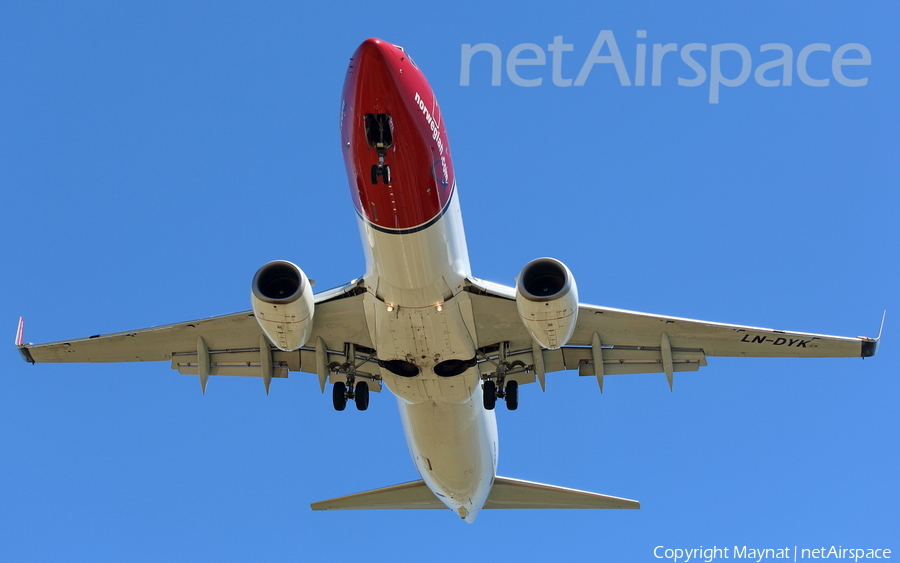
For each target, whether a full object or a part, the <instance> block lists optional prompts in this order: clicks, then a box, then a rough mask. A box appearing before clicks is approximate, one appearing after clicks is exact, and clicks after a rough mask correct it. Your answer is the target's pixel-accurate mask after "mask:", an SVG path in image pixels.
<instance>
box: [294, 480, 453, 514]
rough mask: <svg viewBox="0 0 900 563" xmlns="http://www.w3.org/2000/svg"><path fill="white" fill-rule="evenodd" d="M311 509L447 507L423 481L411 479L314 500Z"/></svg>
mask: <svg viewBox="0 0 900 563" xmlns="http://www.w3.org/2000/svg"><path fill="white" fill-rule="evenodd" d="M309 506H310V508H312V509H313V510H397V509H411V508H447V507H446V505H444V503H442V502H441V501H440V500H438V498H437V497H436V496H435V495H434V493H432V492H431V489H429V488H428V485H426V484H425V481H413V482H411V483H403V484H402V485H394V486H392V487H382V488H381V489H372V490H371V491H365V492H362V493H356V494H354V495H347V496H345V497H338V498H333V499H331V500H323V501H321V502H314V503H312V504H311V505H309Z"/></svg>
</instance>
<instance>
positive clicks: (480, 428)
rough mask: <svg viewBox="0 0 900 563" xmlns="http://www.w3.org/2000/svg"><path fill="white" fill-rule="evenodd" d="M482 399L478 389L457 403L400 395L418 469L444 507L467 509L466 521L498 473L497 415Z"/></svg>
mask: <svg viewBox="0 0 900 563" xmlns="http://www.w3.org/2000/svg"><path fill="white" fill-rule="evenodd" d="M480 398H481V394H480V392H476V393H473V394H472V395H470V396H469V399H468V400H467V401H464V402H462V403H457V404H451V403H442V402H437V401H425V402H420V403H407V402H406V401H404V400H403V399H402V398H398V404H399V407H400V416H401V419H402V421H403V426H404V430H405V431H406V439H407V443H408V445H409V450H410V454H411V455H412V458H413V462H414V463H415V464H416V469H418V471H419V474H420V475H421V476H422V479H423V480H424V481H425V483H426V484H427V485H428V487H429V488H430V489H431V490H432V491H434V493H435V494H436V495H437V496H438V498H439V499H440V500H441V501H442V502H443V503H444V504H445V505H447V507H448V508H450V509H452V510H454V511H457V512H458V511H459V508H460V507H462V508H465V509H466V513H467V520H468V519H470V518H471V519H473V520H474V518H475V516H476V515H477V513H478V511H479V510H480V509H481V507H482V505H483V504H484V502H485V499H486V498H487V495H488V493H489V492H490V488H491V484H492V482H493V478H494V476H495V475H496V460H497V457H496V454H497V432H496V419H495V418H494V413H493V411H486V410H484V408H483V407H482V405H481V401H480Z"/></svg>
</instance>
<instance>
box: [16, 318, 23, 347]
mask: <svg viewBox="0 0 900 563" xmlns="http://www.w3.org/2000/svg"><path fill="white" fill-rule="evenodd" d="M24 336H25V317H19V328H17V329H16V346H21V345H22V339H23V337H24Z"/></svg>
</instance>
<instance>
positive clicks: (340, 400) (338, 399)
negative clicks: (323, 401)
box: [331, 381, 347, 411]
mask: <svg viewBox="0 0 900 563" xmlns="http://www.w3.org/2000/svg"><path fill="white" fill-rule="evenodd" d="M346 391H347V386H346V385H344V382H343V381H338V382H337V383H335V384H334V387H333V388H332V390H331V401H332V402H333V403H334V410H336V411H342V410H344V408H346V407H347V396H346V395H344V393H345V392H346Z"/></svg>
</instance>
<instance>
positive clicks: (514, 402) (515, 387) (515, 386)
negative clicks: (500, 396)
mask: <svg viewBox="0 0 900 563" xmlns="http://www.w3.org/2000/svg"><path fill="white" fill-rule="evenodd" d="M506 408H507V409H508V410H511V411H514V410H516V409H517V408H519V382H518V381H515V380H513V381H507V382H506Z"/></svg>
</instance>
